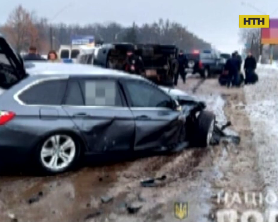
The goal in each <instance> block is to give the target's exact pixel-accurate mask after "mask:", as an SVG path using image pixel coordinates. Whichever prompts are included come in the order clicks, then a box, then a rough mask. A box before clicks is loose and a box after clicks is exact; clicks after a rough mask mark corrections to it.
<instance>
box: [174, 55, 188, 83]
mask: <svg viewBox="0 0 278 222" xmlns="http://www.w3.org/2000/svg"><path fill="white" fill-rule="evenodd" d="M178 62H179V71H178V72H177V73H176V75H175V78H174V84H175V85H177V84H178V79H179V76H181V78H182V81H183V84H185V82H186V73H185V68H186V67H187V58H186V56H185V55H184V53H183V51H182V50H181V51H180V53H179V56H178Z"/></svg>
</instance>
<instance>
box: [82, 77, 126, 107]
mask: <svg viewBox="0 0 278 222" xmlns="http://www.w3.org/2000/svg"><path fill="white" fill-rule="evenodd" d="M81 88H82V91H83V95H84V99H85V105H86V106H120V107H121V106H123V103H122V100H121V95H120V90H119V88H118V83H117V82H116V81H114V80H103V79H95V80H84V81H81Z"/></svg>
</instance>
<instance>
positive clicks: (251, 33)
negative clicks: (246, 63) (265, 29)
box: [240, 29, 262, 58]
mask: <svg viewBox="0 0 278 222" xmlns="http://www.w3.org/2000/svg"><path fill="white" fill-rule="evenodd" d="M240 40H241V42H242V43H243V44H244V45H245V52H248V51H250V52H252V54H253V55H254V56H255V57H256V58H259V56H260V54H261V53H262V45H261V29H241V30H240Z"/></svg>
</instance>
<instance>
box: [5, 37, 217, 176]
mask: <svg viewBox="0 0 278 222" xmlns="http://www.w3.org/2000/svg"><path fill="white" fill-rule="evenodd" d="M0 76H1V81H0V89H1V91H0V94H1V95H0V134H1V137H0V152H1V155H0V158H1V163H3V162H5V161H6V162H15V163H22V164H23V163H24V164H35V165H36V166H37V167H38V168H39V169H41V170H43V171H44V172H46V173H50V174H56V173H62V172H65V171H67V170H70V169H71V168H72V167H74V166H76V165H77V164H78V163H80V161H81V160H82V158H83V157H85V156H86V157H91V156H95V155H97V154H104V155H113V154H114V153H115V152H117V153H119V152H129V153H130V152H132V153H134V152H139V151H163V152H165V151H167V152H168V151H170V152H173V151H180V150H182V149H184V148H186V147H188V146H190V145H194V146H200V147H201V146H202V147H205V146H207V145H208V144H209V143H210V140H211V137H212V132H213V129H214V122H215V117H214V114H213V113H210V112H208V111H206V110H205V105H204V103H202V102H199V101H196V100H195V99H193V98H191V97H189V96H186V95H185V94H182V93H181V94H182V95H179V93H180V92H178V93H177V92H176V91H175V90H171V89H167V88H160V87H158V86H157V85H155V84H154V83H152V82H150V81H148V80H147V79H145V78H143V77H141V76H137V75H128V74H125V73H123V72H119V71H116V70H111V69H103V68H98V67H94V66H87V65H81V64H58V63H51V64H49V63H40V62H34V63H31V64H29V65H28V64H26V66H25V67H24V65H23V62H22V60H21V59H20V58H19V57H18V56H16V54H15V53H14V52H13V50H12V49H11V47H10V46H9V45H8V43H7V42H6V41H5V39H4V38H3V37H0Z"/></svg>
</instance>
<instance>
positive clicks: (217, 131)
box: [211, 121, 240, 145]
mask: <svg viewBox="0 0 278 222" xmlns="http://www.w3.org/2000/svg"><path fill="white" fill-rule="evenodd" d="M228 126H231V122H230V121H229V122H227V123H226V124H225V125H223V126H222V127H219V126H217V125H215V127H214V132H213V136H212V140H211V145H218V144H219V143H220V142H221V141H227V142H228V143H234V144H236V145H239V144H240V137H239V136H235V135H227V133H225V132H224V130H225V129H226V128H227V127H228Z"/></svg>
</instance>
